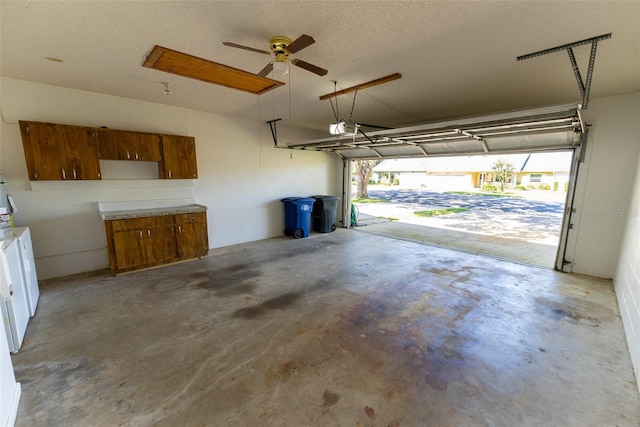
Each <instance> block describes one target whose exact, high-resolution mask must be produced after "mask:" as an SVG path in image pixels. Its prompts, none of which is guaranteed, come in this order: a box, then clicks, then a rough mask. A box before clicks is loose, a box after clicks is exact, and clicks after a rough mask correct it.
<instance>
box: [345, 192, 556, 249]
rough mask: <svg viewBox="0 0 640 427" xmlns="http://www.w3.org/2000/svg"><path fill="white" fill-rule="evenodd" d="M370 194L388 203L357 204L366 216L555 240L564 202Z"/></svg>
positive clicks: (473, 196)
mask: <svg viewBox="0 0 640 427" xmlns="http://www.w3.org/2000/svg"><path fill="white" fill-rule="evenodd" d="M369 197H371V198H381V199H389V200H390V202H389V203H363V204H357V206H358V208H359V210H360V213H361V214H362V215H363V216H366V215H371V216H374V217H386V218H395V219H397V220H398V221H400V222H408V223H412V224H421V225H428V226H434V227H441V228H450V229H455V230H464V231H469V232H473V233H480V234H486V235H493V236H500V237H507V238H515V239H524V240H527V241H535V242H541V243H550V244H556V243H557V241H558V236H559V234H560V226H561V223H562V215H563V211H564V203H563V202H557V201H538V200H530V199H525V198H516V197H491V196H480V195H457V194H446V193H439V192H434V191H427V190H421V189H415V190H408V189H392V188H390V189H373V190H370V191H369ZM443 208H466V209H469V210H468V211H466V212H460V213H456V214H448V215H442V216H437V217H431V218H421V217H418V216H416V215H415V214H414V212H416V211H420V210H428V209H443Z"/></svg>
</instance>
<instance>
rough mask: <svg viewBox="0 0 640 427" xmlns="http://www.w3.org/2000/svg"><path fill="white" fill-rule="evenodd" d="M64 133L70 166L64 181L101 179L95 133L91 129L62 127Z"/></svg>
mask: <svg viewBox="0 0 640 427" xmlns="http://www.w3.org/2000/svg"><path fill="white" fill-rule="evenodd" d="M62 132H63V135H64V143H65V151H66V155H67V165H68V170H67V172H66V174H64V175H65V176H66V178H64V179H100V161H99V160H100V159H99V157H98V140H97V137H96V133H95V131H94V130H93V129H91V128H82V127H77V126H62ZM69 175H70V176H69Z"/></svg>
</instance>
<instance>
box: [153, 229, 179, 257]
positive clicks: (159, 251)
mask: <svg viewBox="0 0 640 427" xmlns="http://www.w3.org/2000/svg"><path fill="white" fill-rule="evenodd" d="M145 233H146V236H145V237H146V241H145V258H146V263H147V265H158V264H166V263H168V262H171V261H173V260H175V259H176V255H177V251H176V237H175V231H174V226H173V225H164V226H158V227H152V228H149V229H147V230H146V231H145Z"/></svg>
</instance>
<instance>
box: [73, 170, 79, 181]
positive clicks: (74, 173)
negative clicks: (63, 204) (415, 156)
mask: <svg viewBox="0 0 640 427" xmlns="http://www.w3.org/2000/svg"><path fill="white" fill-rule="evenodd" d="M73 179H78V176H77V175H76V170H75V169H73Z"/></svg>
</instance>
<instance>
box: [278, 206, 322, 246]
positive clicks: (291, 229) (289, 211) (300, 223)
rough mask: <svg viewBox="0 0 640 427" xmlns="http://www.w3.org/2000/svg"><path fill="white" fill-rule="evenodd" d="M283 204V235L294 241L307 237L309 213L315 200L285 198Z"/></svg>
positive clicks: (309, 223)
mask: <svg viewBox="0 0 640 427" xmlns="http://www.w3.org/2000/svg"><path fill="white" fill-rule="evenodd" d="M281 201H282V203H284V234H285V236H293V237H294V238H296V239H299V238H301V237H309V228H310V226H311V212H312V211H313V203H314V202H315V199H313V198H310V197H286V198H284V199H282V200H281Z"/></svg>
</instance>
